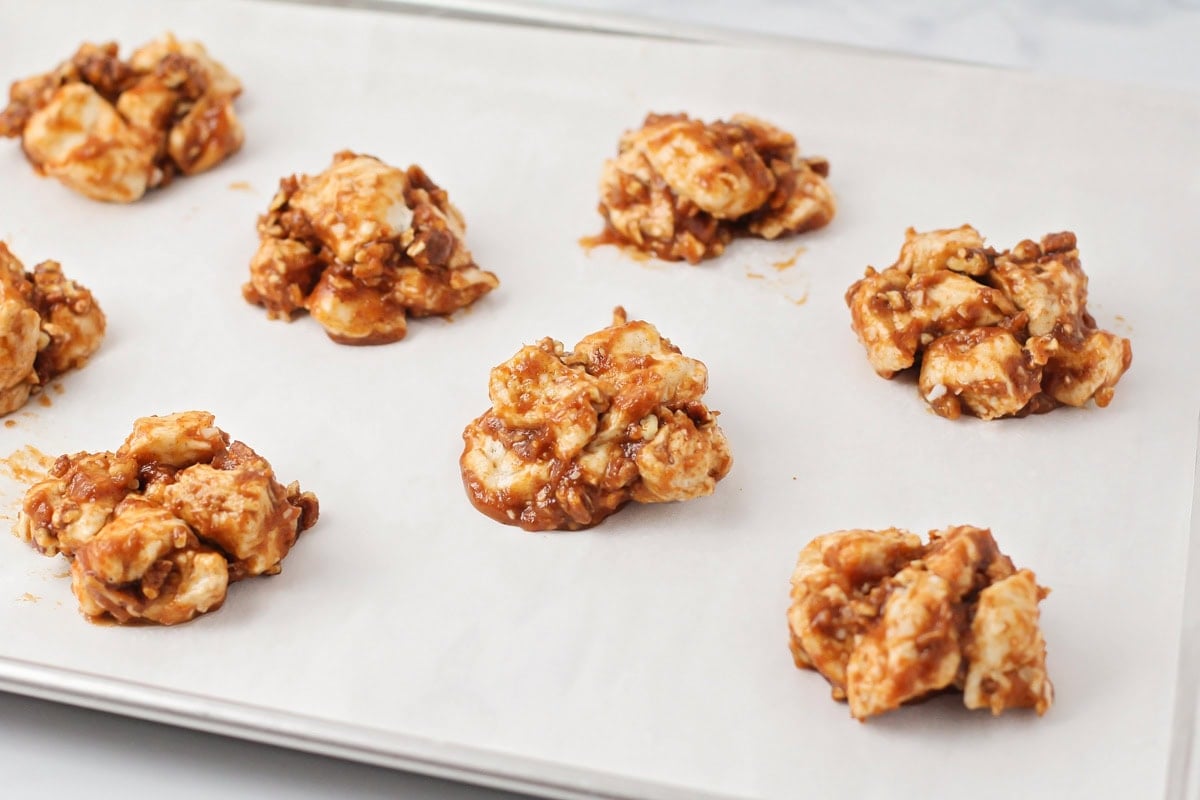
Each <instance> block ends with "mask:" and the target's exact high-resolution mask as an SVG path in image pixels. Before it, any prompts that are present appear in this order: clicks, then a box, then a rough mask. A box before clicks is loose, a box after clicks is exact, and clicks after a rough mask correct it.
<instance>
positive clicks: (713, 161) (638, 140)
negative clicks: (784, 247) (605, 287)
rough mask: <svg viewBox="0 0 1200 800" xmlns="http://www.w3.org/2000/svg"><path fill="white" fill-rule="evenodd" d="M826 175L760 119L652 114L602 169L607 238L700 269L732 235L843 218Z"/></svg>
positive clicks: (768, 233)
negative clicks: (708, 119) (709, 119)
mask: <svg viewBox="0 0 1200 800" xmlns="http://www.w3.org/2000/svg"><path fill="white" fill-rule="evenodd" d="M828 175H829V162H828V161H826V160H825V159H823V158H814V157H804V156H801V155H800V151H799V148H798V147H797V146H796V140H795V138H793V137H792V135H791V134H790V133H786V132H785V131H782V130H780V129H779V128H776V127H775V126H774V125H771V124H769V123H767V122H763V121H762V120H760V119H756V118H754V117H751V116H748V115H745V114H737V115H734V116H733V117H732V118H731V119H730V120H729V121H728V122H725V121H718V122H713V123H705V122H701V121H700V120H697V119H691V118H689V117H688V116H687V115H686V114H667V115H658V114H651V115H650V116H648V117H646V121H645V123H643V125H642V127H641V128H640V129H638V130H636V131H629V132H627V133H626V134H625V135H624V136H622V137H621V143H620V146H619V149H618V154H617V157H616V158H613V159H609V160H608V161H606V162H605V163H604V170H603V173H602V175H601V178H600V213H601V214H602V215H603V216H604V219H605V222H606V227H605V235H604V237H603V238H604V239H607V240H611V241H614V242H617V243H622V244H627V245H630V246H632V247H636V248H638V249H640V250H643V251H645V252H647V253H650V254H652V255H655V256H657V257H659V258H662V259H666V260H668V261H681V260H686V261H688V262H690V263H692V264H695V263H698V262H700V261H701V260H703V259H706V258H713V257H715V256H719V255H720V254H721V253H722V252H724V251H725V247H726V245H728V244H729V242H730V241H732V240H733V238H734V237H735V236H758V237H761V238H764V239H776V238H778V237H780V236H785V235H788V234H793V233H800V232H802V231H807V230H812V229H813V228H820V227H821V226H823V225H826V224H828V223H829V221H830V220H831V219H833V215H834V213H835V212H836V210H837V204H836V203H835V201H834V198H833V192H832V191H831V190H830V188H829V185H828V184H827V183H826V182H825V178H826V177H827V176H828Z"/></svg>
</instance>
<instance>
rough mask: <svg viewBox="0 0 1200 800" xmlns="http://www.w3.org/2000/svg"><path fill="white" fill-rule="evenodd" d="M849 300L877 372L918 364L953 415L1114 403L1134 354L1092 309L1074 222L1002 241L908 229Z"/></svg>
mask: <svg viewBox="0 0 1200 800" xmlns="http://www.w3.org/2000/svg"><path fill="white" fill-rule="evenodd" d="M846 304H847V305H848V306H849V307H850V314H851V318H852V323H851V325H852V327H853V328H854V332H855V333H856V334H858V338H859V341H861V342H862V344H863V346H864V347H865V348H866V351H867V359H868V360H869V361H870V362H871V366H872V367H874V368H875V371H876V372H877V373H879V374H880V375H881V376H883V377H885V378H890V377H892V376H893V375H895V374H896V373H897V372H900V371H902V370H906V369H909V368H910V367H913V366H915V365H917V364H919V367H920V375H919V378H918V384H919V386H920V389H921V396H922V397H924V398H925V400H926V402H928V403H929V404H930V405H931V406H932V407H933V410H934V411H936V412H937V413H938V414H940V415H942V416H943V417H949V418H951V419H955V418H957V417H958V416H959V415H960V414H962V413H964V412H965V413H967V414H972V415H974V416H977V417H980V418H981V419H995V418H997V417H1007V416H1014V415H1020V414H1029V413H1040V412H1045V411H1050V410H1052V409H1054V408H1056V407H1057V406H1060V405H1067V406H1084V405H1087V403H1088V401H1089V400H1093V399H1094V400H1095V401H1096V405H1098V406H1102V407H1103V406H1107V405H1108V404H1109V402H1110V401H1111V400H1112V396H1113V387H1115V386H1116V385H1117V381H1119V380H1120V379H1121V376H1122V375H1123V374H1124V373H1125V371H1126V370H1127V369H1129V365H1130V363H1131V362H1132V359H1133V351H1132V350H1131V348H1130V345H1129V340H1128V339H1125V338H1122V337H1120V336H1117V335H1116V334H1113V333H1109V332H1108V331H1104V330H1099V329H1098V328H1097V327H1096V321H1095V320H1094V319H1093V318H1092V316H1091V314H1089V313H1088V310H1087V276H1086V275H1084V273H1083V268H1082V267H1081V266H1080V263H1079V250H1078V249H1077V248H1076V245H1075V234H1073V233H1070V232H1066V233H1053V234H1049V235H1047V236H1044V237H1042V241H1041V243H1040V244H1039V243H1037V242H1032V241H1029V240H1025V241H1023V242H1021V243H1019V244H1018V245H1017V246H1016V247H1014V248H1012V249H1011V250H1004V251H1002V252H997V251H996V250H994V249H992V248H990V247H986V248H985V247H984V244H983V237H982V236H980V235H979V232H978V231H977V230H975V229H974V228H972V227H971V226H970V225H963V226H962V227H960V228H953V229H947V230H934V231H928V232H926V233H917V232H916V231H914V230H913V229H912V228H909V230H908V232H907V234H906V235H905V241H904V246H903V247H902V248H901V250H900V258H899V259H898V260H897V261H896V263H895V264H893V265H892V266H890V267H888V268H887V269H885V270H883V271H882V272H877V271H876V270H875V269H873V268H871V267H868V268H867V273H866V276H865V277H864V278H862V279H861V280H859V281H857V282H856V283H855V284H854V285H852V286H851V287H850V289H849V290H848V291H847V292H846Z"/></svg>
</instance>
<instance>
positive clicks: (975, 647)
mask: <svg viewBox="0 0 1200 800" xmlns="http://www.w3.org/2000/svg"><path fill="white" fill-rule="evenodd" d="M1047 594H1048V590H1047V589H1044V588H1042V587H1040V586H1038V584H1037V581H1036V580H1035V578H1034V575H1033V573H1032V572H1030V571H1029V570H1027V569H1022V570H1018V569H1016V568H1015V567H1014V566H1013V563H1012V561H1011V560H1010V559H1009V558H1008V557H1007V556H1005V555H1004V554H1003V553H1001V552H1000V550H999V549H998V548H997V546H996V542H995V540H994V539H993V538H992V534H991V531H988V530H986V529H983V528H973V527H970V526H959V527H952V528H947V529H945V530H941V531H932V532H930V535H929V542H928V543H927V544H922V542H921V539H920V537H919V536H915V535H914V534H911V533H909V532H907V531H902V530H898V529H896V528H888V529H887V530H882V531H869V530H850V531H838V532H836V533H830V534H826V535H824V536H818V537H817V538H816V539H814V540H813V541H812V542H810V543H809V544H808V545H807V546H806V547H805V548H804V549H803V550H802V551H801V552H800V559H799V561H798V563H797V564H796V571H795V573H794V574H793V575H792V605H791V608H790V609H789V610H788V627H789V629H790V632H791V649H792V655H793V656H794V658H795V660H796V666H798V667H802V668H808V669H815V670H817V671H818V672H820V673H821V675H823V676H824V677H825V679H826V680H827V681H829V683H830V685H831V686H832V688H833V697H834V699H835V700H848V701H849V705H850V713H851V714H852V715H853V716H854V717H855V718H856V719H859V720H864V719H866V718H868V717H871V716H874V715H876V714H882V713H884V712H886V711H891V710H893V709H896V708H899V707H900V705H902V704H903V703H907V702H911V701H914V700H918V699H920V698H922V697H926V696H928V695H930V694H932V693H934V692H938V691H942V690H945V689H951V688H953V689H956V690H958V691H961V692H962V693H963V703H964V704H965V705H966V707H967V708H971V709H977V708H986V709H990V710H991V712H992V713H993V714H999V713H1000V712H1002V711H1004V710H1005V709H1009V708H1032V709H1034V710H1036V711H1037V713H1038V714H1039V715H1040V714H1043V713H1045V711H1046V710H1047V709H1048V708H1049V707H1050V704H1051V703H1052V702H1053V699H1054V689H1053V686H1052V685H1051V683H1050V679H1049V677H1047V675H1046V644H1045V641H1044V640H1043V639H1042V632H1041V629H1040V627H1039V625H1038V603H1039V601H1040V600H1041V599H1042V598H1044V597H1045V596H1046V595H1047Z"/></svg>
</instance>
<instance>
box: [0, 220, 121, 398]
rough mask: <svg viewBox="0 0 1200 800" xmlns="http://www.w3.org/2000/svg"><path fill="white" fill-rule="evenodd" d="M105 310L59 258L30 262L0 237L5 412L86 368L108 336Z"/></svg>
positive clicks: (0, 364)
mask: <svg viewBox="0 0 1200 800" xmlns="http://www.w3.org/2000/svg"><path fill="white" fill-rule="evenodd" d="M104 329H105V318H104V312H103V311H101V310H100V306H99V305H98V304H97V303H96V300H95V298H93V297H92V293H91V292H89V291H88V290H87V289H85V288H84V287H82V286H80V285H79V284H77V283H75V282H74V281H71V280H68V279H67V278H66V277H65V276H64V275H63V273H62V267H61V266H59V264H58V262H56V261H43V262H42V263H41V264H38V265H37V266H36V267H34V268H33V272H26V270H25V266H24V265H23V264H22V263H21V262H20V260H18V259H17V257H16V256H14V255H13V254H12V253H11V252H10V251H9V249H8V247H7V246H6V245H5V244H4V243H3V242H0V415H3V414H9V413H11V412H13V411H15V410H17V409H18V408H20V407H21V406H23V405H24V404H25V401H27V400H28V399H29V395H30V393H32V392H36V391H39V390H40V388H41V386H42V385H43V384H44V383H45V382H46V381H48V380H50V379H51V378H54V377H56V376H58V375H61V374H62V373H64V372H66V371H67V370H70V369H75V368H77V367H82V366H83V365H84V364H86V363H87V360H88V358H89V357H90V356H91V355H92V353H94V352H96V350H97V348H99V347H100V342H101V341H103V339H104Z"/></svg>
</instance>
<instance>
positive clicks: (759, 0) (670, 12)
mask: <svg viewBox="0 0 1200 800" xmlns="http://www.w3.org/2000/svg"><path fill="white" fill-rule="evenodd" d="M410 4H411V3H410ZM543 4H544V5H546V6H550V7H555V8H557V9H560V10H561V9H564V8H566V9H572V10H575V11H579V10H584V11H587V10H593V11H601V12H607V13H612V14H621V15H627V16H629V17H631V18H632V17H639V16H642V17H648V18H652V19H654V20H656V21H658V22H660V23H662V22H666V23H686V24H689V25H701V26H713V27H722V28H731V29H737V30H740V31H747V32H757V33H766V34H771V35H774V36H780V35H783V36H794V37H797V38H803V39H809V40H814V41H821V42H828V43H836V44H846V45H852V46H856V47H866V48H873V49H882V50H888V51H892V52H900V53H908V54H913V55H918V56H925V57H933V58H942V59H952V60H958V61H966V62H974V63H984V64H992V65H998V66H1005V67H1012V68H1018V69H1024V70H1030V71H1034V72H1038V73H1042V74H1050V75H1063V76H1072V77H1082V78H1090V79H1100V80H1105V81H1118V82H1122V83H1127V84H1134V85H1140V86H1145V87H1147V88H1151V89H1169V90H1177V91H1185V92H1191V93H1196V92H1200V46H1198V45H1200V0H1144V1H1142V2H1139V0H1011V1H1010V2H1007V3H1003V4H1000V3H994V4H993V3H984V2H971V1H970V0H843V1H842V2H837V3H834V2H815V1H814V0H741V2H738V3H734V2H729V1H726V2H722V0H574V2H568V0H556V2H550V3H543ZM475 5H476V6H477V7H478V6H482V5H484V4H483V3H476V4H475ZM523 5H524V6H525V7H526V8H531V7H533V6H534V5H535V4H532V3H524V4H523ZM0 720H2V724H0V775H3V780H4V786H5V790H4V794H5V796H8V797H18V798H40V797H51V796H88V797H95V796H100V797H106V796H116V795H118V794H120V795H121V796H126V797H128V796H135V797H136V796H149V795H160V794H166V795H168V796H170V797H171V798H172V800H190V798H197V799H199V798H209V797H213V796H226V797H258V796H268V795H270V796H282V797H292V798H301V799H302V800H317V799H318V798H335V797H337V798H343V797H355V798H375V797H378V798H384V797H389V798H390V797H404V798H410V799H411V798H428V799H429V800H502V799H503V798H514V797H517V795H512V794H506V793H503V792H495V791H490V790H485V789H479V788H474V787H469V786H464V785H461V784H457V783H452V782H447V781H439V780H435V779H431V778H425V777H420V776H415V775H409V774H406V773H401V772H395V771H390V770H385V769H380V768H375V767H368V766H363V765H359V764H352V763H348V762H343V761H337V760H334V759H329V758H323V757H320V756H312V755H306V754H302V753H296V752H290V751H286V750H282V749H278V748H274V747H269V746H266V745H259V744H251V743H247V742H242V741H237V740H233V739H227V738H223V737H220V736H213V735H208V734H203V733H197V732H193V731H185V730H180V729H175V728H169V727H166V726H163V725H158V724H154V723H149V722H140V721H135V720H131V719H125V718H121V717H116V716H112V715H109V714H104V713H100V712H95V711H87V710H83V709H76V708H70V707H67V706H62V705H57V704H54V703H48V702H44V701H39V700H33V699H29V698H24V697H17V696H15V695H9V694H4V693H0Z"/></svg>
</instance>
